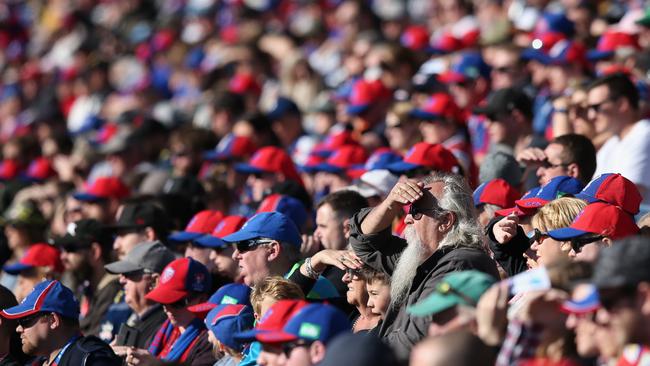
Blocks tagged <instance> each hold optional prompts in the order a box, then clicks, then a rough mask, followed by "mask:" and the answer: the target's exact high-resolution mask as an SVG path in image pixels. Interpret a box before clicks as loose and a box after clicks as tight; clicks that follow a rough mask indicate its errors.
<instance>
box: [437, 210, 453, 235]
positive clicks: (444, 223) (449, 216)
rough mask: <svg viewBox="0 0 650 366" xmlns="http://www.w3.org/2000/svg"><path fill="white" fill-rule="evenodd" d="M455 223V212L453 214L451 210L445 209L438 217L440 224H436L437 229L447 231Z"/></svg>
mask: <svg viewBox="0 0 650 366" xmlns="http://www.w3.org/2000/svg"><path fill="white" fill-rule="evenodd" d="M455 223H456V214H454V213H453V212H451V211H447V212H446V213H445V214H444V215H443V216H442V217H441V218H440V225H439V226H438V228H439V230H440V231H442V232H444V233H447V232H449V230H451V228H452V227H453V226H454V224H455Z"/></svg>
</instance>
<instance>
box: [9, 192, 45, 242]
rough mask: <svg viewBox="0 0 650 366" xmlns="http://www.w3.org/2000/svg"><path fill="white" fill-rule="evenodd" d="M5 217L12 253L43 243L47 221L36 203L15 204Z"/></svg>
mask: <svg viewBox="0 0 650 366" xmlns="http://www.w3.org/2000/svg"><path fill="white" fill-rule="evenodd" d="M4 216H5V219H6V224H5V227H4V233H5V236H6V237H7V245H8V246H9V249H11V250H12V251H15V252H19V251H20V250H24V249H26V248H27V247H28V246H29V245H31V244H33V243H36V242H39V241H43V237H44V230H45V225H46V221H45V218H44V217H43V214H42V213H41V211H40V210H39V209H38V206H37V204H36V202H34V201H24V202H21V203H17V204H14V205H12V206H11V207H10V208H9V210H8V211H7V213H6V214H5V215H4Z"/></svg>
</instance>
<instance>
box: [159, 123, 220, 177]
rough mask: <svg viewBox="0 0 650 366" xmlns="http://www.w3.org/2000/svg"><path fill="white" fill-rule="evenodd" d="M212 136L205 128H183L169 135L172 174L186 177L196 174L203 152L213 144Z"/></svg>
mask: <svg viewBox="0 0 650 366" xmlns="http://www.w3.org/2000/svg"><path fill="white" fill-rule="evenodd" d="M211 137H212V136H211V135H210V134H209V133H206V131H204V130H200V129H196V128H181V129H179V130H177V131H174V132H172V134H171V135H170V136H169V149H170V152H171V163H172V168H173V170H172V175H173V176H174V177H185V176H191V175H195V174H197V173H198V172H199V168H200V167H201V161H202V160H201V158H202V156H201V154H202V153H203V151H205V150H206V149H208V148H209V147H210V146H213V145H214V143H213V142H212V138H211Z"/></svg>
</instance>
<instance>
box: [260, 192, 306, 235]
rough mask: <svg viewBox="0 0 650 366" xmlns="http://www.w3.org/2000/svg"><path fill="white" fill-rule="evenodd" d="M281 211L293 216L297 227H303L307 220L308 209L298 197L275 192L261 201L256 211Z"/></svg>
mask: <svg viewBox="0 0 650 366" xmlns="http://www.w3.org/2000/svg"><path fill="white" fill-rule="evenodd" d="M261 212H281V213H283V214H285V215H287V216H289V217H290V218H291V220H293V222H294V224H296V226H297V227H299V228H301V227H303V226H304V225H305V222H306V221H307V216H308V215H307V209H306V208H305V205H303V204H302V202H300V200H298V199H297V198H294V197H291V196H286V195H283V194H278V193H274V194H272V195H269V196H267V197H266V198H264V200H263V201H262V202H261V203H260V206H259V207H258V208H257V212H256V213H261Z"/></svg>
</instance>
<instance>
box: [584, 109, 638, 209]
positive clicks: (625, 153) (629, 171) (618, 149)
mask: <svg viewBox="0 0 650 366" xmlns="http://www.w3.org/2000/svg"><path fill="white" fill-rule="evenodd" d="M596 162H597V166H596V173H595V174H594V177H597V176H599V175H600V174H603V173H620V174H621V175H622V176H624V177H625V178H627V179H629V180H631V181H632V182H634V183H635V184H636V185H637V186H638V187H639V189H640V190H641V193H642V194H643V202H642V204H644V205H650V120H647V119H644V120H641V121H639V122H637V123H636V124H635V125H634V127H632V129H631V130H630V132H629V133H628V134H627V135H626V136H625V137H624V138H623V139H621V138H620V137H619V136H612V137H610V138H609V140H607V141H606V142H605V144H604V145H603V147H602V148H601V149H600V150H599V151H598V154H597V155H596Z"/></svg>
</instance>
